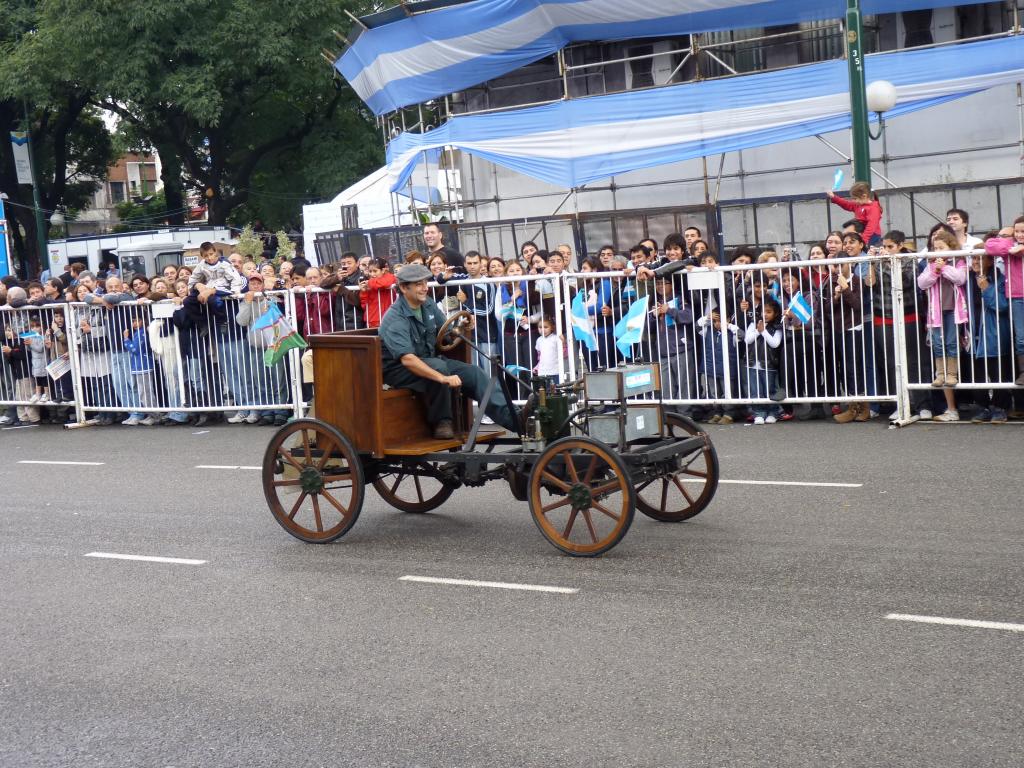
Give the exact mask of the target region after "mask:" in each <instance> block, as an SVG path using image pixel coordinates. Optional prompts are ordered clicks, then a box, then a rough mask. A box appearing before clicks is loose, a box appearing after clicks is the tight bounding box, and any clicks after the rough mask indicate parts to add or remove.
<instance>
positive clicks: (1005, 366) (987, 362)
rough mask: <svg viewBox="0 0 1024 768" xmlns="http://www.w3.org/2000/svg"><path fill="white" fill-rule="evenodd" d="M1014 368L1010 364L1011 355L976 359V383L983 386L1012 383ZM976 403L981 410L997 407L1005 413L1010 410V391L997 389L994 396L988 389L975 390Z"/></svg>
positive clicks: (974, 372) (994, 390)
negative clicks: (987, 383)
mask: <svg viewBox="0 0 1024 768" xmlns="http://www.w3.org/2000/svg"><path fill="white" fill-rule="evenodd" d="M1012 368H1013V366H1012V365H1011V363H1010V354H1009V353H1006V354H1004V355H1003V356H1002V357H976V358H974V370H973V371H972V373H973V374H974V382H975V383H976V384H982V383H985V382H990V381H994V382H1012V381H1013V373H1012ZM974 402H976V403H977V404H978V406H979V407H981V408H992V407H996V408H999V409H1001V410H1004V411H1008V410H1009V409H1010V390H1009V389H1000V388H995V389H993V390H992V394H989V390H987V389H976V390H974Z"/></svg>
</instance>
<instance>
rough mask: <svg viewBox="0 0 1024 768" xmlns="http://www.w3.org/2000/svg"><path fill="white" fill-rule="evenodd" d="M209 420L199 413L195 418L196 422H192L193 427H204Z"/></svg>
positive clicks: (206, 416)
mask: <svg viewBox="0 0 1024 768" xmlns="http://www.w3.org/2000/svg"><path fill="white" fill-rule="evenodd" d="M209 420H210V417H209V416H208V415H206V414H205V413H200V414H199V415H198V416H196V420H195V421H194V422H192V426H193V427H205V426H206V423H207V422H208V421H209Z"/></svg>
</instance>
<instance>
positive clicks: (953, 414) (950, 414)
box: [932, 408, 960, 421]
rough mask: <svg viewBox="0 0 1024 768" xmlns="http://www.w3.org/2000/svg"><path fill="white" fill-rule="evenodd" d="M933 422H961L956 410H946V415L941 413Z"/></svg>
mask: <svg viewBox="0 0 1024 768" xmlns="http://www.w3.org/2000/svg"><path fill="white" fill-rule="evenodd" d="M932 421H960V414H959V413H958V412H957V411H956V409H949V408H947V409H946V412H945V413H940V414H939V415H938V416H936V417H935V418H934V419H932Z"/></svg>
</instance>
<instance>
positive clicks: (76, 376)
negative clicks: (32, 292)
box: [64, 304, 85, 426]
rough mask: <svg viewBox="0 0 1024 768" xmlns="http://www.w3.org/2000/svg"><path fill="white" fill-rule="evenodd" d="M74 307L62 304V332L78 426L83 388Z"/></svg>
mask: <svg viewBox="0 0 1024 768" xmlns="http://www.w3.org/2000/svg"><path fill="white" fill-rule="evenodd" d="M73 310H74V307H73V306H72V305H71V304H65V305H64V333H65V335H66V336H67V339H68V362H70V363H71V393H72V394H73V395H74V396H75V421H76V422H77V423H78V425H79V426H81V425H82V424H84V423H85V388H84V387H83V386H82V372H81V371H80V370H79V367H78V341H77V339H75V333H74V330H75V328H77V327H78V314H77V312H76V313H75V314H74V315H72V311H73Z"/></svg>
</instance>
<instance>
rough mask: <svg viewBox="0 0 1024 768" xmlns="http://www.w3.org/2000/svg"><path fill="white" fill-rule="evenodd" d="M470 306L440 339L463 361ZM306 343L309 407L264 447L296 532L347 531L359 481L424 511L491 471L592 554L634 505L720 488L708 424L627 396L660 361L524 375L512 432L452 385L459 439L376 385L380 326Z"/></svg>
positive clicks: (490, 476) (273, 499) (544, 522)
mask: <svg viewBox="0 0 1024 768" xmlns="http://www.w3.org/2000/svg"><path fill="white" fill-rule="evenodd" d="M465 315H466V313H461V312H460V313H456V314H454V315H452V316H451V317H450V318H449V320H448V322H446V323H445V325H444V327H443V328H441V330H440V332H439V334H438V338H439V348H441V349H445V350H446V351H445V354H448V355H451V356H455V357H456V358H457V359H463V360H466V359H468V354H467V353H468V351H469V350H468V345H470V344H471V342H470V341H469V340H468V339H466V338H465V336H464V335H463V334H462V333H461V331H460V330H459V324H460V322H462V321H464V320H465ZM462 341H466V343H465V344H460V342H462ZM310 345H311V347H312V349H313V367H314V377H315V381H316V389H317V395H316V402H315V411H316V416H315V418H306V419H300V420H296V421H293V422H291V423H289V424H287V425H285V426H284V427H282V428H281V429H280V430H278V432H276V433H275V435H274V437H273V438H272V439H271V441H270V444H269V445H268V446H267V450H266V454H265V456H264V459H263V488H264V493H265V495H266V499H267V503H268V505H269V506H270V510H271V512H272V513H273V516H274V518H275V519H276V520H277V521H278V523H280V524H281V526H282V527H283V528H284V529H285V530H286V531H288V532H289V533H290V534H292V535H293V536H295V537H296V538H299V539H301V540H303V541H306V542H316V543H324V542H329V541H333V540H335V539H337V538H339V537H341V536H343V535H344V534H345V533H346V532H347V531H348V530H349V529H350V528H351V527H352V526H353V525H354V524H355V522H356V520H357V519H358V517H359V512H360V510H361V509H362V506H363V501H364V499H365V496H366V492H367V491H366V487H367V485H368V484H369V485H372V486H373V488H374V489H375V490H376V491H377V493H378V494H380V496H381V498H383V499H384V500H385V501H386V502H387V503H388V504H390V505H391V506H393V507H396V508H397V509H400V510H402V511H405V512H418V513H422V512H428V511H430V510H432V509H436V508H437V507H439V506H441V505H442V504H443V503H444V502H445V501H446V500H447V499H448V498H449V497H450V496H451V495H452V493H453V492H454V491H455V490H456V489H457V488H459V487H461V486H478V485H482V484H484V483H486V482H488V481H491V480H499V479H500V480H505V481H507V482H508V484H509V487H510V488H511V491H512V494H513V495H514V496H515V497H516V498H517V499H519V500H520V501H527V502H528V503H529V508H530V512H531V514H532V516H533V519H534V522H535V523H536V524H537V527H538V528H539V529H540V532H541V534H543V536H544V537H545V538H546V539H547V540H548V541H549V542H550V543H551V544H553V545H554V546H555V547H557V548H558V549H560V550H562V551H563V552H566V553H568V554H570V555H576V556H595V555H600V554H602V553H604V552H607V551H608V550H609V549H611V548H612V547H614V546H615V545H616V544H617V543H618V542H619V541H620V540H621V539H622V537H623V536H624V535H625V534H626V532H627V531H628V530H629V527H630V524H631V523H632V521H633V516H634V511H635V509H637V508H639V510H640V511H641V512H642V513H644V514H645V515H648V516H649V517H651V518H654V519H655V520H661V521H666V522H675V521H681V520H687V519H689V518H691V517H693V516H694V515H697V514H699V513H700V512H701V511H702V510H703V509H704V508H705V507H707V505H708V504H709V503H710V501H711V499H712V498H713V496H714V495H715V491H716V490H717V488H718V457H717V454H716V453H715V449H714V446H713V445H712V444H711V440H710V438H709V436H708V435H707V434H706V433H705V432H703V431H701V430H700V428H699V427H698V426H697V425H696V424H695V423H694V422H692V421H691V420H690V419H688V418H686V417H684V416H681V415H679V414H675V413H671V412H667V411H666V410H665V409H664V407H663V406H662V404H661V402H660V401H659V400H657V399H651V400H646V401H644V402H642V403H637V402H632V403H629V404H627V402H626V400H627V398H631V397H634V396H637V395H647V396H649V397H652V398H653V397H655V396H657V395H658V392H659V371H658V366H657V364H653V365H644V364H639V365H633V366H627V367H623V368H617V369H612V370H607V371H601V372H596V373H591V374H586V375H584V377H583V378H582V380H581V381H578V382H573V383H571V384H567V385H562V386H557V387H554V386H551V385H550V384H547V383H544V382H541V381H540V380H531V381H530V382H527V383H528V384H529V386H530V388H531V389H532V390H533V394H532V395H531V396H530V398H529V400H528V401H527V403H526V405H525V407H524V408H523V409H522V412H521V414H520V415H521V418H520V423H521V427H520V434H518V435H517V434H507V433H506V432H505V431H504V430H502V429H500V428H496V427H492V426H485V425H482V422H481V418H482V408H481V409H480V411H479V412H478V413H477V414H476V418H475V419H473V418H472V416H473V414H472V412H471V403H469V402H465V401H464V399H463V398H462V397H461V396H460V394H459V392H458V390H453V397H454V398H455V411H454V412H455V414H456V419H455V420H456V430H455V431H456V437H455V439H452V440H438V439H435V438H433V437H432V435H431V431H430V429H429V427H428V425H427V423H426V420H425V415H424V411H423V406H422V404H421V402H420V400H419V399H418V398H417V396H416V395H415V394H414V393H413V392H412V391H410V390H407V389H387V388H385V387H384V384H383V380H382V370H381V341H380V339H379V338H378V337H377V335H376V331H375V330H359V331H345V332H340V333H332V334H325V335H321V336H313V337H311V339H310ZM496 366H497V364H495V368H496ZM495 373H496V371H495ZM492 385H496V386H502V387H504V388H505V390H506V397H508V399H509V402H511V401H512V398H511V397H509V396H508V394H507V390H508V387H507V384H506V381H505V379H504V377H503V376H499V375H492ZM489 398H490V392H488V393H487V395H486V397H485V398H484V401H485V402H487V401H488V400H489Z"/></svg>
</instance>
